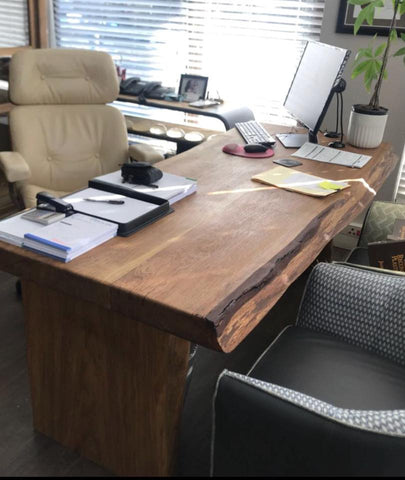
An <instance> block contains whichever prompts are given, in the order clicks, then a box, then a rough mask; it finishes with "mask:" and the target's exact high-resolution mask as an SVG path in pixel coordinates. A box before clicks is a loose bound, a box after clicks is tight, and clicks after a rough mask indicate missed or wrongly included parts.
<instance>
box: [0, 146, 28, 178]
mask: <svg viewBox="0 0 405 480" xmlns="http://www.w3.org/2000/svg"><path fill="white" fill-rule="evenodd" d="M0 169H1V170H2V171H3V172H4V175H5V177H6V179H7V181H8V182H10V183H14V182H20V181H21V180H26V179H27V178H29V177H30V176H31V171H30V167H29V166H28V164H27V162H26V161H25V160H24V158H23V157H22V155H20V154H19V153H18V152H0Z"/></svg>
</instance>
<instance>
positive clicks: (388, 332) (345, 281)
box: [297, 263, 405, 365]
mask: <svg viewBox="0 0 405 480" xmlns="http://www.w3.org/2000/svg"><path fill="white" fill-rule="evenodd" d="M297 325H299V326H302V327H306V328H309V329H312V330H316V331H320V332H324V333H328V334H332V335H335V336H337V337H339V338H341V339H343V340H345V341H346V342H348V343H351V344H354V345H357V346H359V347H362V348H364V349H366V350H369V351H372V352H374V353H377V354H379V355H382V356H385V357H386V358H389V359H391V360H393V361H395V362H397V363H399V364H401V365H405V277H403V276H400V275H395V274H394V273H393V274H389V273H387V272H384V273H380V272H378V271H375V270H367V269H362V268H356V267H352V266H348V265H337V264H327V263H321V264H319V265H317V266H316V267H315V268H314V270H313V272H312V274H311V276H310V278H309V280H308V283H307V286H306V290H305V294H304V297H303V300H302V304H301V307H300V312H299V315H298V321H297Z"/></svg>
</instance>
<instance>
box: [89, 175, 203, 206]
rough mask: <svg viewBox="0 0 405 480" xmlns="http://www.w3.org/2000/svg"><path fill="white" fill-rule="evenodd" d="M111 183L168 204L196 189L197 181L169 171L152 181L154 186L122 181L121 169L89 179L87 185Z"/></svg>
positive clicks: (100, 186) (95, 185) (94, 185)
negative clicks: (160, 199) (166, 201)
mask: <svg viewBox="0 0 405 480" xmlns="http://www.w3.org/2000/svg"><path fill="white" fill-rule="evenodd" d="M106 184H108V185H112V186H116V187H120V188H125V189H128V190H131V191H134V190H135V191H137V192H142V193H146V194H148V195H152V196H154V197H158V198H163V199H164V200H168V201H169V203H170V205H172V204H173V203H175V202H178V201H179V200H181V199H182V198H184V197H187V196H188V195H191V194H192V193H194V192H196V191H197V182H196V181H195V180H193V179H191V178H186V177H180V176H179V175H173V174H171V173H163V177H162V178H161V179H160V180H158V181H157V182H155V183H154V185H155V187H151V186H146V185H134V184H132V183H128V182H125V183H123V181H122V177H121V170H117V171H116V172H112V173H108V174H107V175H101V176H100V177H96V178H93V179H92V180H90V181H89V187H94V188H98V189H100V190H102V189H103V185H106Z"/></svg>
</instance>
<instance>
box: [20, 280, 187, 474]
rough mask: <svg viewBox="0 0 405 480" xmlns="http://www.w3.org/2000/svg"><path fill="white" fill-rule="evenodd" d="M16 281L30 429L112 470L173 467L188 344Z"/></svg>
mask: <svg viewBox="0 0 405 480" xmlns="http://www.w3.org/2000/svg"><path fill="white" fill-rule="evenodd" d="M22 287H23V300H24V308H25V318H26V331H27V351H28V354H27V357H28V368H29V375H30V382H31V396H32V407H33V415H34V427H35V428H36V429H37V430H38V431H40V432H42V433H44V434H46V435H48V436H50V437H52V438H54V439H55V440H57V441H58V442H60V443H61V444H63V445H65V446H67V447H69V448H71V449H74V450H76V451H78V452H79V453H81V454H83V455H84V456H85V457H87V458H89V459H91V460H93V461H95V462H96V463H98V464H100V465H103V466H105V467H107V468H108V469H110V470H112V471H113V472H114V473H117V474H120V475H169V474H170V473H173V467H174V465H175V460H176V447H177V437H178V428H179V425H180V415H181V410H182V406H183V390H184V384H185V378H186V373H187V363H188V354H189V342H187V341H185V340H182V339H180V338H177V337H175V336H173V335H169V334H167V333H165V332H163V331H160V330H157V329H155V328H152V327H150V326H148V325H145V324H143V323H140V322H137V321H136V320H134V319H131V318H128V317H125V316H122V315H119V314H116V313H113V312H110V311H109V310H106V309H104V308H100V307H98V306H97V305H95V304H93V303H90V302H86V301H83V300H80V299H78V298H75V297H72V296H69V295H63V294H61V293H59V292H56V291H54V290H49V289H46V288H45V287H41V286H39V285H38V284H36V283H34V282H31V281H26V280H25V281H23V285H22Z"/></svg>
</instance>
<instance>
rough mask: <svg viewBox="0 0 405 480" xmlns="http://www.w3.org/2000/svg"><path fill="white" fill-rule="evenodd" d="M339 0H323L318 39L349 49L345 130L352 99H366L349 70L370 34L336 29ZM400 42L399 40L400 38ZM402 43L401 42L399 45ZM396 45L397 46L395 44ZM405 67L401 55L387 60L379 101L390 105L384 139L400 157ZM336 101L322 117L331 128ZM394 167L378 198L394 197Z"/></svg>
mask: <svg viewBox="0 0 405 480" xmlns="http://www.w3.org/2000/svg"><path fill="white" fill-rule="evenodd" d="M339 4H340V1H339V0H325V13H324V20H323V23H322V31H321V42H323V43H328V44H330V45H336V46H337V47H342V48H347V49H349V50H351V51H352V54H351V56H350V59H349V62H348V64H347V66H346V69H345V74H344V78H345V79H346V81H347V88H346V90H345V92H344V93H343V96H344V121H343V127H344V129H345V132H347V125H348V121H349V114H350V109H351V106H352V105H353V104H354V103H368V102H369V100H370V95H369V94H368V93H367V92H366V90H365V88H364V86H363V82H362V79H361V78H359V77H358V78H356V79H354V80H352V79H351V78H350V74H351V71H352V66H353V61H354V58H355V55H356V53H357V51H358V49H359V48H362V47H366V46H368V44H369V42H371V41H372V39H373V37H372V36H369V35H357V36H356V37H355V36H354V35H350V34H343V33H336V32H335V29H336V21H337V15H338V10H339ZM383 38H386V37H383ZM401 43H402V42H401ZM401 46H402V45H401ZM397 48H399V47H397ZM404 87H405V67H404V64H403V61H402V58H399V57H398V58H391V59H390V61H389V64H388V78H387V79H386V80H384V84H383V87H382V91H381V97H380V100H381V105H382V106H384V107H387V108H388V109H389V111H390V112H389V118H388V122H387V127H386V130H385V135H384V141H386V142H390V143H391V144H392V146H393V148H394V151H395V153H396V154H397V155H398V157H399V158H401V157H402V152H403V150H404V142H405V89H404ZM335 117H336V103H335V100H334V101H333V103H332V104H331V106H330V108H329V112H328V114H327V116H326V118H325V122H324V127H325V126H327V127H329V129H331V130H333V129H334V128H335ZM399 168H400V162H398V164H397V168H396V169H395V171H394V172H393V173H392V174H391V175H390V177H389V178H388V179H387V181H386V182H385V184H384V186H383V187H382V189H381V190H380V192H379V194H378V196H377V198H379V199H383V200H393V196H394V192H395V186H396V179H397V176H398V170H399Z"/></svg>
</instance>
